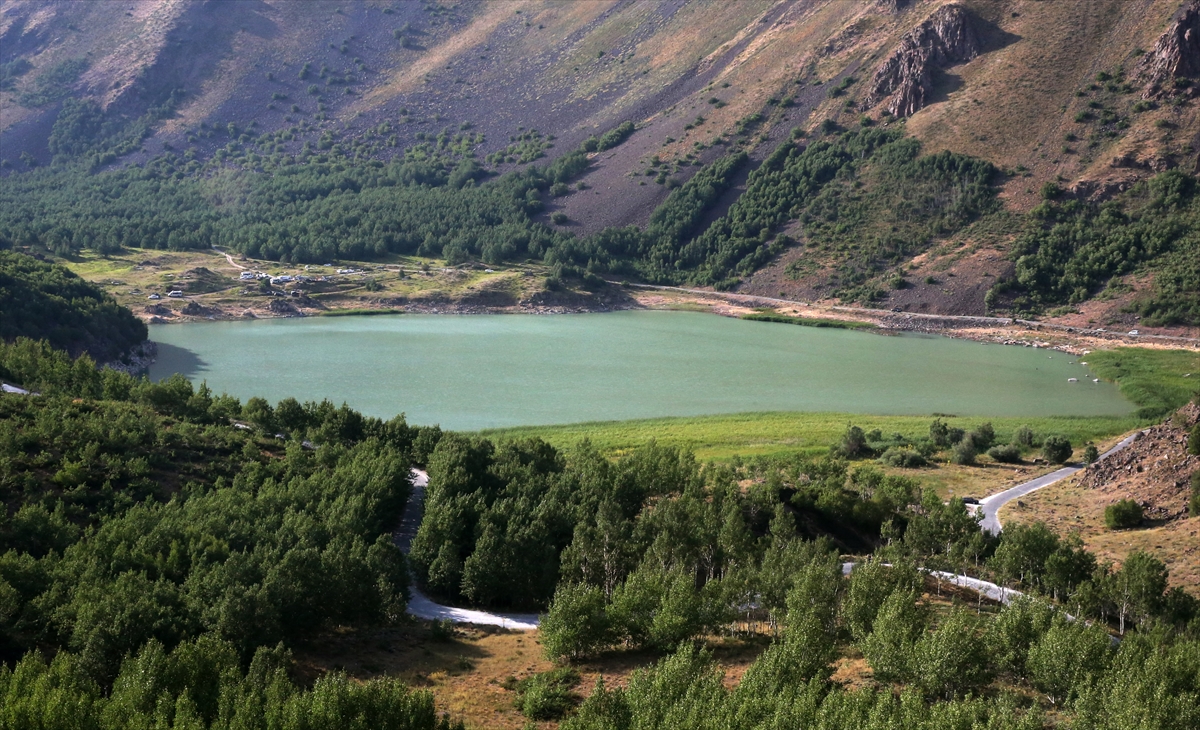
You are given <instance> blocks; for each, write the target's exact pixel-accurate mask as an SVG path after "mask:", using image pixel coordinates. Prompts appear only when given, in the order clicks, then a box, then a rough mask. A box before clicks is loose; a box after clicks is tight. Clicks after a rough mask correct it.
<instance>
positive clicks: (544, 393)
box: [151, 308, 1128, 430]
mask: <svg viewBox="0 0 1200 730" xmlns="http://www.w3.org/2000/svg"><path fill="white" fill-rule="evenodd" d="M708 314H710V312H709V311H693V312H686V311H666V310H661V309H660V310H658V311H655V310H652V309H649V308H640V309H636V310H632V311H621V312H612V313H603V314H597V313H591V314H580V315H577V316H576V317H505V316H498V315H492V316H491V317H470V316H459V317H446V316H443V315H444V312H439V313H438V314H432V313H430V314H416V313H410V314H408V315H407V316H395V317H380V316H376V317H344V318H338V320H339V321H332V319H331V318H328V317H303V318H290V319H287V318H277V319H272V320H259V321H242V322H237V321H233V322H214V323H212V326H210V327H196V328H180V327H165V326H156V327H153V328H152V333H153V338H154V340H155V341H157V342H159V360H158V363H157V364H156V365H155V366H154V367H153V368H152V369H151V375H152V376H153V377H155V378H161V377H166V376H169V375H170V374H171V373H174V372H178V373H181V374H183V375H184V376H186V377H189V378H191V379H193V380H199V379H202V378H203V379H206V380H207V381H208V384H209V386H210V387H212V388H214V389H216V390H217V391H218V392H219V391H221V390H222V389H224V390H226V391H227V392H229V393H231V394H232V395H235V396H239V397H249V396H251V395H257V396H261V397H265V398H268V399H272V398H275V399H278V398H281V397H284V396H286V395H288V394H291V393H297V392H302V393H305V394H306V397H314V398H317V399H320V398H324V397H328V398H330V399H331V400H333V401H334V402H341V401H343V400H345V401H347V402H348V403H350V404H351V406H353V407H355V408H359V409H362V410H363V411H364V412H365V413H368V415H372V416H379V417H384V416H386V417H391V416H393V415H395V414H396V413H398V412H401V411H404V412H406V413H407V414H408V417H409V419H410V421H411V422H414V423H423V424H424V423H429V424H432V423H441V425H442V426H443V427H446V428H452V429H464V430H471V429H478V428H489V427H502V426H518V425H536V424H547V423H575V422H580V421H588V420H628V419H636V418H649V417H658V416H693V415H703V414H715V413H737V412H747V411H763V410H789V411H793V410H794V411H831V410H838V411H847V412H864V413H868V412H876V413H894V414H906V413H907V414H915V413H919V414H927V413H932V412H945V413H960V414H971V413H978V414H989V415H995V416H1001V415H1005V414H1009V415H1029V416H1033V415H1049V414H1053V413H1074V414H1077V415H1100V414H1104V415H1108V414H1124V413H1125V412H1126V410H1127V408H1128V404H1127V403H1124V402H1123V401H1122V402H1121V403H1120V404H1117V402H1116V401H1115V400H1111V395H1113V394H1115V391H1114V393H1113V394H1106V395H1103V396H1101V395H1100V391H1103V390H1105V389H1106V388H1107V387H1110V386H1100V387H1099V389H1098V390H1093V388H1096V387H1097V386H1094V385H1093V384H1091V383H1090V382H1089V383H1088V386H1087V390H1088V392H1089V395H1087V396H1086V397H1082V400H1080V399H1079V398H1077V397H1076V395H1074V394H1075V393H1077V392H1078V391H1076V390H1075V386H1073V385H1072V379H1077V380H1074V382H1084V381H1085V380H1087V371H1086V370H1084V369H1083V368H1082V367H1080V366H1079V365H1078V364H1077V363H1074V362H1071V361H1073V360H1075V358H1074V357H1071V356H1064V355H1061V354H1059V353H1057V352H1055V353H1049V352H1047V353H1044V354H1039V353H1037V352H1036V351H1031V350H1028V349H1025V348H995V349H988V348H983V347H980V345H979V344H977V343H968V342H964V341H961V339H955V338H948V337H936V336H930V335H929V334H927V333H906V332H894V334H896V335H907V336H896V337H862V336H860V335H861V334H862V333H861V332H855V331H853V330H850V329H844V328H840V327H830V326H826V327H815V326H814V327H798V326H795V325H792V326H784V325H782V324H776V323H773V322H754V321H743V320H738V319H734V318H732V317H712V316H707V315H708ZM341 320H344V321H341ZM1048 355H1050V356H1052V357H1050V358H1049V359H1047V356H1048ZM1039 371H1040V372H1039ZM1080 387H1082V386H1080ZM991 392H1002V393H1006V394H1010V395H1006V397H1005V398H1003V399H999V400H997V399H995V398H994V397H992V396H991V395H990V394H989V393H991ZM1013 394H1015V395H1013ZM1079 395H1080V396H1082V394H1081V393H1080V394H1079ZM1016 400H1020V401H1022V403H1021V404H1017V403H1016V402H1015V401H1016Z"/></svg>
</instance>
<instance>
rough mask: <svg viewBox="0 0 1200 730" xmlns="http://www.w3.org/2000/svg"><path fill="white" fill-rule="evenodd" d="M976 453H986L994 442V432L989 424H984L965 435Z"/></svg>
mask: <svg viewBox="0 0 1200 730" xmlns="http://www.w3.org/2000/svg"><path fill="white" fill-rule="evenodd" d="M967 438H969V439H970V440H971V443H972V444H973V445H974V446H975V450H976V451H987V450H988V449H989V448H991V446H992V444H994V443H995V442H996V430H995V429H994V428H992V424H991V423H984V424H981V425H980V426H979V427H977V428H976V429H975V430H974V431H971V432H970V433H969V434H967Z"/></svg>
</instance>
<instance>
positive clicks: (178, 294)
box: [167, 289, 183, 299]
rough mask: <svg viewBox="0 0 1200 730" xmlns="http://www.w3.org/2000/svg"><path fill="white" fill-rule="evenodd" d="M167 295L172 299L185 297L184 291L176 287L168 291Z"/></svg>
mask: <svg viewBox="0 0 1200 730" xmlns="http://www.w3.org/2000/svg"><path fill="white" fill-rule="evenodd" d="M167 296H169V297H171V298H172V299H183V292H181V291H179V290H178V289H175V290H173V291H169V292H167Z"/></svg>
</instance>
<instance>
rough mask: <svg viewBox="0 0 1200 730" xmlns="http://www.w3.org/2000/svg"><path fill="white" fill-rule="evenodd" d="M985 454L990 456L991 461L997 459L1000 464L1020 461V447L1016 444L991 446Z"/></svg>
mask: <svg viewBox="0 0 1200 730" xmlns="http://www.w3.org/2000/svg"><path fill="white" fill-rule="evenodd" d="M987 455H988V456H990V457H992V460H993V461H998V462H1000V463H1002V464H1020V463H1021V447H1020V446H1018V445H1016V444H1007V445H1005V446H993V447H992V448H990V449H988V452H987Z"/></svg>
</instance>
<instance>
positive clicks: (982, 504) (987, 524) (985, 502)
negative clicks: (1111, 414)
mask: <svg viewBox="0 0 1200 730" xmlns="http://www.w3.org/2000/svg"><path fill="white" fill-rule="evenodd" d="M1142 433H1144V432H1142V431H1136V432H1134V433H1132V434H1130V435H1129V436H1126V437H1125V438H1124V439H1122V440H1121V442H1120V443H1118V444H1117V445H1116V446H1114V447H1112V448H1111V449H1109V450H1108V451H1105V452H1104V453H1103V454H1101V455H1100V459H1101V460H1103V459H1107V458H1108V457H1110V456H1112V455H1113V454H1115V453H1117V452H1118V451H1120V450H1121V449H1124V448H1125V447H1126V446H1128V445H1129V444H1131V443H1133V442H1134V441H1137V440H1138V439H1139V438H1141V436H1142ZM1083 468H1084V467H1082V466H1065V467H1063V468H1062V469H1059V470H1058V471H1055V472H1051V473H1049V474H1046V475H1044V476H1040V477H1038V478H1037V479H1031V480H1030V481H1027V482H1025V483H1024V484H1018V485H1017V486H1015V487H1012V488H1011V489H1005V490H1004V491H1003V492H997V493H996V494H993V495H991V496H990V497H984V498H983V499H981V500H979V509H980V510H981V511H982V512H983V521H982V522H980V524H979V526H980V527H981V528H982V529H984V530H986V531H988V532H990V533H992V534H993V535H999V534H1000V531H1001V530H1002V529H1003V526H1002V525H1001V524H1000V517H999V513H1000V508H1001V507H1003V506H1004V505H1006V504H1008V503H1009V502H1011V501H1013V500H1014V499H1017V498H1019V497H1024V496H1025V495H1026V494H1029V493H1030V492H1036V491H1037V490H1039V489H1041V488H1042V487H1048V486H1050V485H1051V484H1054V483H1055V482H1058V481H1061V480H1063V479H1066V478H1067V477H1069V476H1071V475H1072V474H1074V473H1075V472H1077V471H1079V470H1081V469H1083Z"/></svg>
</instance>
